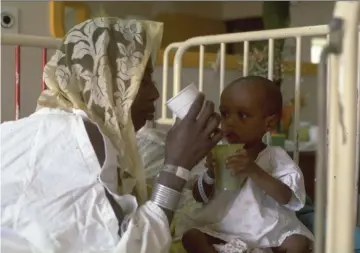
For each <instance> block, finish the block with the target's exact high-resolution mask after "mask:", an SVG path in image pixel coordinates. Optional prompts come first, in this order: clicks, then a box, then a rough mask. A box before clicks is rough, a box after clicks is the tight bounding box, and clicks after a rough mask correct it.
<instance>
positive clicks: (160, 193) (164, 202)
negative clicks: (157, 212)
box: [151, 184, 181, 211]
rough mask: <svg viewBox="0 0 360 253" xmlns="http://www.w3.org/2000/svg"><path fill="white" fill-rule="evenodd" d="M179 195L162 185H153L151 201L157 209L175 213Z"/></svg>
mask: <svg viewBox="0 0 360 253" xmlns="http://www.w3.org/2000/svg"><path fill="white" fill-rule="evenodd" d="M180 197H181V193H180V192H178V191H175V190H174V189H171V188H169V187H167V186H164V185H162V184H155V187H154V189H153V191H152V194H151V201H152V202H154V204H156V205H158V206H159V207H162V208H165V209H168V210H171V211H175V210H176V208H177V206H178V203H179V201H180Z"/></svg>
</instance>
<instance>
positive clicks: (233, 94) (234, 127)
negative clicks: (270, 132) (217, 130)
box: [219, 84, 266, 144]
mask: <svg viewBox="0 0 360 253" xmlns="http://www.w3.org/2000/svg"><path fill="white" fill-rule="evenodd" d="M263 94H264V92H262V91H260V90H256V86H255V85H254V86H251V84H244V85H243V84H235V85H231V86H229V87H227V88H226V89H225V90H224V91H223V93H222V94H221V99H220V107H219V110H220V113H221V117H222V121H221V128H222V130H223V131H224V136H225V138H226V139H227V141H228V142H229V143H242V144H251V143H254V142H258V141H261V139H262V137H263V135H264V134H265V132H266V117H265V116H264V111H265V110H264V104H265V103H264V96H263Z"/></svg>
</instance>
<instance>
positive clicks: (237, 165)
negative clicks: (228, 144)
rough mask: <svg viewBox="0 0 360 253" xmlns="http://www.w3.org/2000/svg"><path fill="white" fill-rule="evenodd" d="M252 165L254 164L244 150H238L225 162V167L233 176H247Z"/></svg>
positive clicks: (252, 167) (251, 169)
mask: <svg viewBox="0 0 360 253" xmlns="http://www.w3.org/2000/svg"><path fill="white" fill-rule="evenodd" d="M254 165H256V164H255V162H254V160H253V159H251V157H250V156H249V154H248V152H247V151H246V149H240V150H238V151H237V152H236V153H235V155H233V156H230V157H229V158H228V159H227V161H226V167H227V168H228V169H231V170H232V172H233V173H234V174H235V175H239V174H244V173H245V174H249V173H250V172H252V171H253V169H254Z"/></svg>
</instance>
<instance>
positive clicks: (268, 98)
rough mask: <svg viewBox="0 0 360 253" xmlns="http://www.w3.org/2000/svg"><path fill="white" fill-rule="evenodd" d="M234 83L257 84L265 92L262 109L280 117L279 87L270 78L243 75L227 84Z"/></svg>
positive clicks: (280, 98)
mask: <svg viewBox="0 0 360 253" xmlns="http://www.w3.org/2000/svg"><path fill="white" fill-rule="evenodd" d="M236 84H245V85H246V84H249V85H257V88H258V89H262V90H263V92H264V94H265V101H264V103H265V104H266V106H264V109H265V110H266V112H265V113H266V114H267V115H268V116H270V115H274V114H276V115H277V116H278V118H279V119H280V118H281V113H282V107H283V99H282V94H281V90H280V88H279V87H278V86H277V85H276V84H275V83H274V82H273V81H271V80H269V79H267V78H265V77H262V76H245V77H240V78H238V79H236V80H234V81H232V82H231V83H230V84H229V86H231V85H236Z"/></svg>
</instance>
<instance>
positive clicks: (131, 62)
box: [38, 18, 163, 203]
mask: <svg viewBox="0 0 360 253" xmlns="http://www.w3.org/2000/svg"><path fill="white" fill-rule="evenodd" d="M162 32H163V25H162V23H157V22H150V21H136V20H129V21H125V20H121V19H118V18H96V19H91V20H87V21H85V22H83V23H81V24H78V25H76V26H75V27H74V28H72V29H71V30H70V31H69V32H68V33H67V35H66V36H65V38H64V40H63V43H62V45H61V47H60V48H59V49H58V50H57V51H56V53H55V55H54V56H53V57H52V59H51V60H50V62H49V63H48V64H47V65H46V66H45V70H44V79H45V83H46V86H47V88H48V90H46V91H44V92H43V93H42V94H41V96H40V98H39V100H38V106H39V107H50V108H61V109H64V110H69V111H70V110H72V109H81V110H83V111H85V113H86V114H87V116H88V118H89V119H90V120H91V121H93V122H94V123H96V124H97V125H98V126H99V127H100V129H101V131H102V132H103V134H105V135H106V136H107V137H108V138H109V139H110V140H111V142H112V144H113V145H114V147H115V148H116V149H117V151H118V185H119V194H131V193H133V194H134V193H135V194H136V195H137V197H138V201H139V202H140V203H143V202H144V201H145V200H146V198H147V191H146V183H145V173H144V168H143V165H142V162H141V158H140V156H139V153H138V149H137V146H136V141H135V132H134V127H133V124H132V120H131V110H130V108H131V105H132V103H133V101H134V99H135V96H136V94H137V91H138V88H139V85H140V83H141V80H142V77H143V73H144V70H145V67H146V65H147V63H148V61H149V59H150V57H151V59H153V60H155V59H156V53H157V50H158V49H159V47H160V42H161V39H162ZM134 187H135V192H133V191H134Z"/></svg>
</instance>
